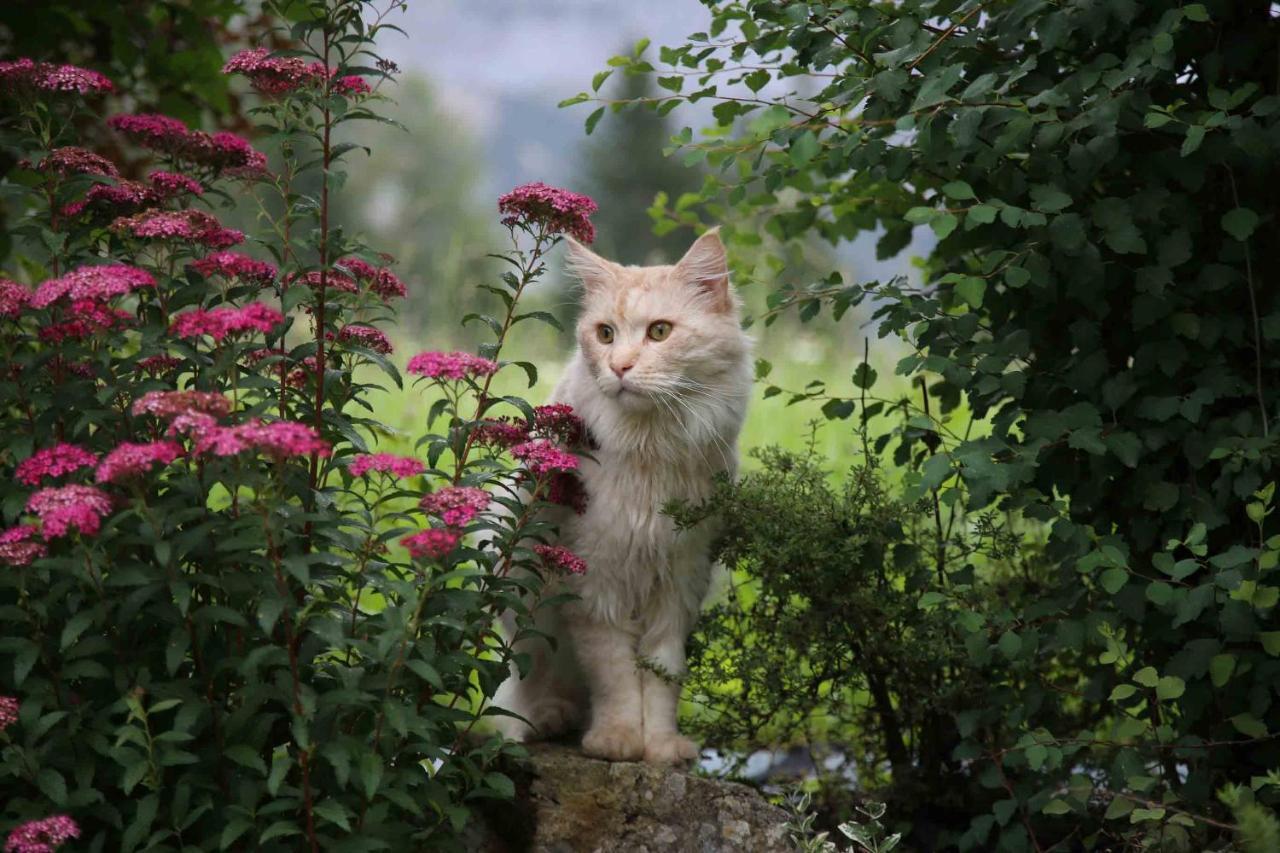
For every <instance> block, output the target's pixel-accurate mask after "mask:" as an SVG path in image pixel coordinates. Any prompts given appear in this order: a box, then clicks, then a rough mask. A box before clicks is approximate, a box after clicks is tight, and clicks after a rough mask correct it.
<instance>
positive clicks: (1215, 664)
mask: <svg viewBox="0 0 1280 853" xmlns="http://www.w3.org/2000/svg"><path fill="white" fill-rule="evenodd" d="M1235 668H1236V656H1235V655H1230V654H1222V655H1214V656H1213V660H1211V661H1209V679H1210V680H1211V681H1212V682H1213V686H1214V687H1224V686H1226V683H1227V682H1228V681H1229V680H1230V679H1231V674H1232V673H1233V672H1234V671H1235Z"/></svg>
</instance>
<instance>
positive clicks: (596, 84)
mask: <svg viewBox="0 0 1280 853" xmlns="http://www.w3.org/2000/svg"><path fill="white" fill-rule="evenodd" d="M612 74H613V69H612V68H608V69H605V70H604V71H598V72H596V75H595V76H594V77H592V78H591V91H593V92H599V91H600V87H601V86H603V85H604V81H606V80H608V79H609V77H610V76H612Z"/></svg>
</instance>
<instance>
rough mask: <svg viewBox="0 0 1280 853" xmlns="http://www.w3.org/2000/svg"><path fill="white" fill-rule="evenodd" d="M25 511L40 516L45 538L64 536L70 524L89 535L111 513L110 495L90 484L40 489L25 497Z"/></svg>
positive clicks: (96, 530) (69, 529)
mask: <svg viewBox="0 0 1280 853" xmlns="http://www.w3.org/2000/svg"><path fill="white" fill-rule="evenodd" d="M27 511H28V512H32V513H35V514H36V515H37V516H38V517H39V518H40V532H41V533H42V534H43V535H44V538H45V539H56V538H58V537H59V536H66V535H67V534H68V533H70V532H71V528H73V527H74V528H76V529H77V530H79V531H80V532H81V533H83V534H85V535H87V536H92V535H94V534H95V533H97V532H98V530H99V529H101V526H102V519H103V518H105V517H106V516H108V515H110V514H111V497H110V495H108V494H107V493H106V492H104V491H102V490H101V489H96V488H94V487H93V486H81V485H71V486H61V487H59V488H54V489H41V490H40V491H38V492H36V493H35V494H33V495H32V496H31V497H30V498H29V499H28V500H27Z"/></svg>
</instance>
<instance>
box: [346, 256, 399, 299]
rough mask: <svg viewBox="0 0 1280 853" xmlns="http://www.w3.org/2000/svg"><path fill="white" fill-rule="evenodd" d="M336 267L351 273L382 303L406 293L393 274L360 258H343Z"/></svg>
mask: <svg viewBox="0 0 1280 853" xmlns="http://www.w3.org/2000/svg"><path fill="white" fill-rule="evenodd" d="M338 266H340V267H342V268H343V269H344V270H346V271H347V272H349V273H351V275H353V276H354V277H355V278H356V280H357V281H359V282H361V283H363V284H364V285H365V286H366V287H368V288H369V289H370V290H371V291H373V292H374V293H376V294H377V295H378V296H379V297H381V298H382V301H383V302H389V301H390V300H392V299H396V298H400V297H403V296H404V295H405V294H406V293H407V291H406V290H405V286H404V282H402V281H401V280H400V279H399V278H398V277H397V276H396V274H395V273H393V272H392V271H391V270H389V269H387V268H386V267H379V266H374V265H373V264H371V263H369V262H368V261H365V260H362V259H360V258H344V259H343V260H341V261H338Z"/></svg>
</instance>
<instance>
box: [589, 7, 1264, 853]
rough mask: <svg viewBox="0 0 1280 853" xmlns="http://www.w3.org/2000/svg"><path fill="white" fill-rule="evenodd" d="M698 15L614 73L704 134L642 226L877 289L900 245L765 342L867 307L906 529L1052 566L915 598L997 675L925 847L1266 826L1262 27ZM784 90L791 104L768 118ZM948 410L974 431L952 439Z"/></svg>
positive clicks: (857, 12) (803, 302)
mask: <svg viewBox="0 0 1280 853" xmlns="http://www.w3.org/2000/svg"><path fill="white" fill-rule="evenodd" d="M706 5H707V6H708V7H710V8H711V10H712V24H711V27H710V28H709V30H708V32H707V33H701V34H696V35H695V36H693V37H692V38H691V40H690V41H689V42H688V43H686V44H682V45H677V46H675V47H672V48H664V49H663V50H662V52H661V53H660V56H659V59H660V62H661V63H662V64H664V65H667V66H669V69H668V70H665V71H654V66H653V65H652V64H651V63H650V62H649V61H647V60H646V59H644V58H643V57H641V56H640V55H638V54H637V55H635V56H631V57H619V58H617V59H616V60H614V62H612V63H611V64H612V65H613V66H614V67H615V68H621V69H624V70H628V71H632V72H636V73H650V72H654V73H656V74H658V75H659V76H658V81H659V83H660V84H661V85H662V86H664V87H665V88H666V89H667V90H669V92H670V94H667V95H664V96H662V97H660V98H658V99H655V102H654V103H652V104H651V106H653V107H655V108H658V109H662V110H666V109H671V108H673V107H675V106H676V105H678V104H679V103H681V102H683V101H686V100H688V101H695V100H711V101H712V102H713V103H714V106H713V113H714V115H715V118H716V120H717V122H718V125H719V127H718V128H717V129H716V130H715V131H714V132H712V133H709V134H706V135H704V136H700V137H695V136H694V135H693V133H692V131H691V130H686V131H684V132H682V133H681V134H679V135H678V136H677V137H676V138H675V140H674V142H675V145H676V147H681V148H683V149H684V157H685V159H686V161H690V162H694V161H698V160H703V159H705V160H706V161H707V163H708V165H709V166H711V167H712V169H711V171H710V172H709V177H708V179H707V181H706V183H705V185H704V188H703V192H702V193H701V194H700V197H699V198H684V199H680V200H679V201H678V202H677V204H676V205H675V206H674V208H663V209H662V210H661V211H660V213H661V216H662V220H663V222H662V224H663V225H664V227H670V226H671V225H674V224H677V223H682V222H683V223H690V222H696V221H698V220H699V218H700V215H701V210H703V209H705V210H707V211H710V212H711V213H712V214H714V215H715V216H716V218H717V219H728V220H730V221H733V220H739V221H759V222H763V223H765V226H764V227H765V228H766V231H767V233H769V234H771V235H772V236H774V237H776V238H779V239H782V240H786V239H791V238H794V237H797V236H799V235H801V234H804V233H806V232H813V231H816V232H818V233H820V234H822V235H823V236H825V237H826V238H827V239H829V240H830V241H832V242H838V241H842V240H847V239H852V238H854V237H856V236H860V235H868V236H874V238H875V239H876V240H877V248H878V251H879V253H880V255H881V256H882V257H887V256H892V255H895V254H897V253H898V252H900V251H901V250H902V249H903V248H904V247H905V246H906V245H907V243H908V241H909V240H910V238H911V235H912V233H913V229H914V228H916V227H922V226H927V227H928V228H929V229H930V230H931V231H932V234H933V237H934V238H935V239H936V246H935V247H934V248H933V249H932V250H931V252H930V255H929V257H928V259H927V261H926V263H925V264H924V266H923V274H924V282H923V284H922V285H920V286H912V285H911V284H910V283H909V282H907V281H905V280H901V279H897V280H893V281H889V282H882V283H880V282H863V283H860V284H856V285H855V284H844V283H843V282H841V281H839V279H838V277H833V278H831V279H829V280H827V281H825V282H820V283H817V284H815V285H813V286H809V287H804V288H796V289H789V290H785V291H783V292H779V293H777V294H773V295H772V297H771V305H772V308H773V309H774V311H775V312H776V311H782V310H786V309H787V308H796V309H798V310H799V312H800V314H801V316H802V317H811V316H814V315H815V314H817V313H818V312H819V311H820V310H821V308H822V307H823V306H824V305H830V306H832V307H833V308H834V309H835V310H836V312H837V314H839V313H842V312H844V311H846V310H847V309H849V308H851V307H852V306H856V305H861V304H867V305H869V306H871V310H872V311H873V312H874V314H875V316H876V317H878V318H879V319H880V321H881V322H880V330H881V333H882V334H888V333H896V334H899V335H901V336H903V337H904V338H906V339H907V340H908V341H909V342H910V343H912V344H914V346H915V348H916V352H914V353H913V354H911V355H910V356H908V357H907V358H905V359H904V360H902V361H901V363H900V364H899V365H898V371H899V372H900V373H902V374H905V375H909V376H913V377H918V378H919V379H920V380H921V381H925V382H926V383H927V386H928V391H927V394H926V395H925V397H924V400H923V401H922V402H921V403H919V404H912V403H911V402H909V401H903V406H904V407H905V408H908V409H910V410H911V414H912V418H913V419H914V420H913V421H912V422H909V423H908V424H907V425H906V427H904V428H902V429H898V430H896V432H895V433H894V435H895V436H896V439H897V440H896V442H895V451H894V454H895V455H894V458H895V460H896V461H898V462H899V463H900V464H903V465H907V466H909V467H910V468H911V469H913V473H912V474H910V475H909V477H910V480H911V484H912V487H913V490H912V492H911V495H937V497H938V499H939V500H940V502H941V503H942V506H943V507H945V508H949V509H950V510H951V511H954V512H957V513H961V515H960V517H961V518H963V517H964V515H963V513H964V512H966V511H967V512H969V513H973V512H976V511H979V510H982V509H984V508H987V507H995V508H997V509H998V510H999V511H1000V512H1001V513H1002V514H1006V515H1010V516H1012V517H1014V518H1015V519H1017V518H1024V519H1031V520H1033V521H1038V522H1041V523H1043V524H1044V525H1045V526H1046V529H1047V531H1048V532H1049V540H1048V555H1049V556H1050V557H1051V559H1052V561H1053V564H1054V568H1053V570H1052V571H1051V572H1050V573H1048V574H1047V575H1046V576H1045V578H1043V580H1042V582H1041V585H1040V586H1039V588H1038V589H1036V590H1035V594H1034V595H1033V596H1028V597H1023V598H1019V599H1017V600H1014V601H1006V600H1003V599H1001V598H999V597H996V596H992V595H989V594H987V593H988V592H990V591H991V590H992V586H991V583H990V579H989V578H988V577H987V576H986V575H985V573H984V572H983V571H978V572H977V573H976V574H974V575H972V576H970V575H969V574H968V573H967V572H968V566H967V565H965V563H964V562H963V561H960V560H955V561H948V565H949V566H950V569H949V570H948V572H947V573H946V574H945V575H944V576H943V577H942V578H940V579H939V580H938V582H937V584H936V587H935V588H934V589H931V590H930V591H929V592H928V593H926V595H924V596H922V597H921V606H923V607H926V608H938V609H940V610H942V611H943V612H944V613H945V614H947V618H949V619H951V620H952V621H953V623H954V625H955V627H956V629H957V630H958V631H959V632H960V635H961V636H962V637H963V638H964V645H965V649H966V653H967V655H968V656H969V658H970V663H971V665H976V666H987V665H988V664H993V663H994V662H997V661H998V662H1000V664H1001V666H1000V667H999V668H998V669H992V670H988V672H991V673H992V681H991V683H990V684H989V685H988V687H987V690H986V692H985V695H984V697H983V699H984V701H982V702H981V703H978V704H975V705H973V706H971V707H966V708H956V709H954V713H953V718H954V721H955V730H956V733H957V736H956V737H955V738H954V739H953V741H952V742H951V744H950V757H949V760H950V762H952V765H953V766H954V767H956V768H958V769H963V770H965V772H968V773H971V774H972V775H973V777H974V778H975V779H976V780H977V781H978V783H979V785H980V789H979V790H978V791H977V792H976V793H977V794H980V795H975V796H973V797H972V799H971V800H970V802H969V814H968V815H967V817H968V822H967V826H960V827H956V831H955V833H954V834H953V835H952V836H951V837H950V841H949V843H953V844H955V845H956V846H958V847H959V848H960V849H962V850H978V849H982V850H986V849H996V850H1010V851H1017V850H1043V849H1047V848H1050V847H1053V846H1055V845H1065V844H1068V843H1072V844H1074V843H1077V842H1080V843H1082V844H1084V845H1085V846H1087V847H1092V848H1106V847H1107V846H1108V845H1113V844H1131V845H1134V846H1141V847H1146V848H1155V847H1159V848H1169V849H1185V848H1188V847H1190V846H1193V845H1209V844H1215V843H1219V841H1220V840H1221V839H1222V838H1223V837H1225V836H1228V835H1230V832H1231V830H1232V827H1233V824H1232V815H1231V813H1229V812H1228V811H1226V810H1224V809H1223V808H1221V807H1220V806H1219V804H1218V803H1217V802H1216V801H1215V797H1214V793H1215V791H1218V790H1221V789H1224V788H1225V787H1226V786H1227V785H1229V784H1232V783H1236V784H1240V785H1252V786H1254V787H1256V789H1257V794H1258V797H1257V800H1258V802H1257V805H1258V807H1259V808H1263V809H1265V808H1267V807H1269V806H1273V805H1274V804H1275V803H1276V791H1275V789H1274V787H1273V786H1271V785H1270V784H1268V783H1267V782H1266V779H1267V778H1268V776H1267V774H1268V771H1269V770H1271V769H1272V768H1275V767H1276V766H1277V764H1280V747H1278V746H1277V740H1276V737H1275V735H1276V733H1277V731H1280V704H1277V702H1276V696H1275V684H1276V672H1277V663H1276V656H1277V654H1280V633H1278V632H1277V630H1276V629H1277V612H1278V610H1277V600H1278V598H1280V589H1278V588H1277V586H1276V582H1275V579H1274V575H1275V566H1276V562H1277V558H1278V557H1280V533H1278V532H1277V529H1276V526H1275V517H1274V506H1273V501H1274V488H1273V481H1274V479H1275V470H1276V466H1275V456H1276V439H1275V433H1274V432H1273V427H1274V424H1275V422H1276V418H1277V414H1278V413H1280V410H1278V409H1277V397H1276V383H1275V382H1274V381H1273V380H1274V377H1275V376H1276V375H1277V368H1280V360H1278V359H1280V356H1278V355H1277V346H1276V342H1277V340H1280V322H1277V319H1278V318H1280V313H1277V310H1278V303H1277V301H1276V300H1277V297H1276V292H1275V289H1274V288H1267V287H1266V286H1265V276H1266V272H1265V271H1266V270H1269V269H1272V268H1273V267H1274V266H1275V264H1274V263H1273V262H1272V261H1273V255H1274V253H1275V245H1276V242H1275V241H1274V240H1268V239H1266V234H1267V233H1269V229H1274V225H1275V215H1276V204H1275V194H1274V192H1273V191H1272V190H1270V189H1268V188H1269V187H1272V186H1274V185H1275V184H1276V179H1277V175H1276V164H1277V162H1278V158H1277V139H1278V138H1280V137H1278V136H1277V128H1278V127H1280V125H1278V124H1277V121H1278V118H1280V108H1278V107H1280V101H1278V100H1277V96H1276V92H1275V69H1276V66H1277V59H1278V57H1277V47H1276V46H1277V40H1276V28H1277V26H1280V21H1278V19H1277V18H1276V16H1275V14H1274V10H1272V9H1271V8H1269V7H1268V5H1267V4H1262V3H1225V2H1207V3H1203V4H1202V3H1175V2H1151V3H1127V2H1126V3H1087V2H1080V3H1046V4H1036V3H1007V4H990V3H985V4H984V3H972V2H966V3H936V2H932V0H919V1H918V2H916V1H915V0H912V2H903V3H896V4H890V5H885V4H877V3H870V2H861V0H853V1H852V2H823V3H776V2H750V3H744V2H712V0H708V2H707V3H706ZM801 81H803V82H804V83H806V84H808V83H810V82H811V83H812V85H807V87H806V86H800V87H799V88H801V89H803V90H804V91H807V92H809V93H810V94H809V95H808V96H806V97H803V98H800V97H794V96H788V97H780V96H778V95H776V94H774V93H775V92H778V91H780V90H781V89H783V88H787V89H790V88H797V86H796V84H797V83H800V82H801ZM732 84H741V85H744V86H745V87H747V89H749V90H750V94H748V93H746V92H742V91H740V90H739V91H734V90H731V89H729V88H727V87H728V86H730V85H732ZM590 99H591V96H590V95H589V94H586V93H584V94H582V95H580V96H578V97H577V98H574V99H570V100H571V101H575V102H576V101H583V100H590ZM616 106H621V105H616ZM603 109H605V106H603V105H602V106H600V107H599V110H603ZM598 118H599V115H598V114H597V115H593V119H592V120H591V123H594V121H595V120H598ZM729 230H730V231H731V230H732V229H729ZM734 236H736V238H737V240H738V241H739V242H740V243H741V244H750V243H754V242H758V241H759V239H760V237H759V235H758V233H756V232H754V231H745V229H744V233H738V234H736V235H734ZM799 397H800V398H801V399H812V398H820V399H823V400H824V411H825V412H826V414H827V415H828V416H830V417H833V418H847V417H849V416H851V415H853V414H854V413H859V414H860V415H861V416H863V417H866V416H868V415H875V414H876V413H877V412H876V411H875V409H876V408H879V409H880V411H881V413H887V412H888V411H889V409H888V408H886V407H885V406H884V405H883V404H882V403H880V402H876V403H872V404H869V405H868V407H867V408H866V409H863V408H862V406H861V401H860V400H859V399H858V396H857V395H856V394H851V393H845V392H842V391H840V390H839V389H834V390H830V391H828V390H826V389H825V388H822V387H818V388H817V389H816V390H813V389H810V390H807V391H804V392H802V393H801V394H800V395H799ZM962 401H963V402H964V403H966V404H967V407H968V410H969V412H972V413H973V414H974V415H976V417H977V418H978V422H977V424H976V425H975V429H974V430H973V431H972V432H967V431H965V430H963V429H961V430H958V431H957V432H955V433H952V432H948V430H947V427H948V425H949V424H954V423H955V421H956V419H957V416H958V415H959V414H960V413H961V409H960V408H959V407H960V406H961V403H962ZM930 402H932V406H933V411H932V412H930V411H929V403H930ZM890 440H893V439H892V438H891V437H890V436H885V441H886V442H888V441H890ZM979 568H980V569H981V567H979ZM983 790H985V794H983V793H982V791H983ZM935 793H939V794H940V793H941V792H935ZM897 813H899V814H901V813H902V812H901V811H899V812H897ZM1253 824H1254V825H1255V826H1257V825H1259V823H1258V821H1257V820H1256V818H1255V819H1254V820H1253Z"/></svg>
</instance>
